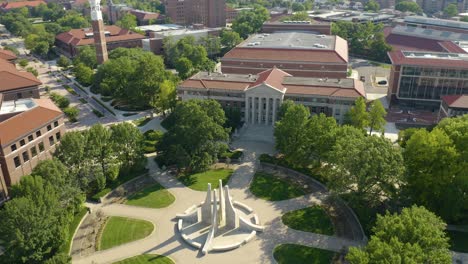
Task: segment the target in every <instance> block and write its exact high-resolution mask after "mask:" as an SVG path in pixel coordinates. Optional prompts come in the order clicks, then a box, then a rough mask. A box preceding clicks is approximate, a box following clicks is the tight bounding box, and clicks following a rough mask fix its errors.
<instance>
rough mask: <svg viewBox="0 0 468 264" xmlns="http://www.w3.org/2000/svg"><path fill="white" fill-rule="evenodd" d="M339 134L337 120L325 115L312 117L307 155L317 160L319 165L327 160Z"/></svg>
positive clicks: (308, 133)
mask: <svg viewBox="0 0 468 264" xmlns="http://www.w3.org/2000/svg"><path fill="white" fill-rule="evenodd" d="M337 132H338V124H337V123H336V120H335V118H333V117H327V116H326V115H325V114H323V113H321V114H319V115H314V116H312V117H311V118H310V120H309V124H308V127H307V139H308V141H309V149H308V151H307V152H308V154H307V155H308V156H309V157H311V158H313V159H316V160H317V161H318V163H319V164H320V163H321V161H322V160H326V159H327V157H328V153H329V152H330V150H331V149H332V147H333V145H334V144H335V141H336V133H337Z"/></svg>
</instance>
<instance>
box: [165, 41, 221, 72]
mask: <svg viewBox="0 0 468 264" xmlns="http://www.w3.org/2000/svg"><path fill="white" fill-rule="evenodd" d="M164 49H165V55H166V56H165V58H166V64H168V65H169V66H172V67H179V69H180V70H181V72H182V75H189V74H190V73H191V72H192V71H188V72H187V70H189V69H190V68H189V66H190V64H192V68H193V70H206V71H212V70H213V68H214V64H213V63H211V64H210V62H211V61H210V60H209V59H208V53H207V51H206V48H205V47H204V46H203V45H201V44H199V43H197V42H196V40H195V38H194V37H192V36H188V37H184V38H181V39H179V40H178V41H177V42H174V41H173V40H172V39H171V38H166V39H165V40H164ZM182 58H185V59H183V60H182V61H179V60H180V59H182ZM188 62H190V63H188ZM187 77H188V76H187Z"/></svg>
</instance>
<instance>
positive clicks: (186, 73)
mask: <svg viewBox="0 0 468 264" xmlns="http://www.w3.org/2000/svg"><path fill="white" fill-rule="evenodd" d="M174 66H175V69H176V70H177V72H178V73H179V77H180V78H181V79H184V80H185V79H187V78H188V77H190V76H191V75H192V72H193V70H194V69H193V65H192V62H191V61H190V60H189V59H187V58H185V57H182V58H179V59H178V60H177V61H176V62H175V65H174Z"/></svg>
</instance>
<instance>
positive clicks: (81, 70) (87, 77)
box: [73, 63, 94, 86]
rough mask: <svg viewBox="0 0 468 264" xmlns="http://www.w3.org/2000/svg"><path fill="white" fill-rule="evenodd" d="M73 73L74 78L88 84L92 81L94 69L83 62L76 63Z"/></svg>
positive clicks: (85, 84)
mask: <svg viewBox="0 0 468 264" xmlns="http://www.w3.org/2000/svg"><path fill="white" fill-rule="evenodd" d="M73 73H74V74H75V77H76V80H77V81H78V82H79V83H80V84H82V85H84V86H89V85H91V84H92V83H93V76H94V71H93V69H91V68H89V67H88V66H86V65H85V64H83V63H78V64H77V65H76V66H75V67H74V68H73Z"/></svg>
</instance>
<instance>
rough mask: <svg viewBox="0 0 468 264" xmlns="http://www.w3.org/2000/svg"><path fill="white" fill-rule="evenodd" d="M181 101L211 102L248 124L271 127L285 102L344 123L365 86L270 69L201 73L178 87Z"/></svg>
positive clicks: (357, 82) (352, 80)
mask: <svg viewBox="0 0 468 264" xmlns="http://www.w3.org/2000/svg"><path fill="white" fill-rule="evenodd" d="M177 95H178V96H179V97H180V98H181V99H182V100H189V99H214V100H216V101H218V102H219V103H220V104H221V105H222V107H223V108H234V109H237V110H238V111H239V112H240V113H241V114H242V117H243V121H244V122H245V123H247V124H264V125H274V123H275V121H276V120H277V119H278V111H279V109H280V106H281V104H282V103H283V101H284V100H288V99H289V100H293V101H294V102H296V103H298V104H302V105H304V106H306V107H307V108H309V109H310V111H311V113H313V114H319V113H324V114H326V115H327V116H332V117H334V118H335V119H336V120H337V121H338V122H340V123H341V122H343V120H344V116H345V114H346V112H348V110H349V108H350V107H351V106H352V105H354V102H355V100H356V99H357V98H359V97H365V96H366V95H365V91H364V85H363V83H362V82H361V81H359V80H355V79H348V78H344V79H328V78H325V79H322V78H304V77H293V76H291V75H290V74H288V73H286V72H284V71H282V70H279V69H276V68H273V69H268V70H266V71H263V72H260V73H258V74H256V75H255V74H223V73H207V72H200V73H197V74H195V75H194V76H192V77H191V78H189V79H187V80H185V81H184V82H182V83H181V84H180V85H179V86H178V87H177Z"/></svg>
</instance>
